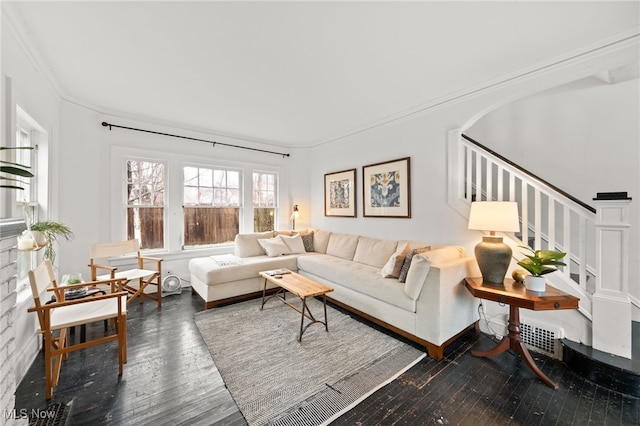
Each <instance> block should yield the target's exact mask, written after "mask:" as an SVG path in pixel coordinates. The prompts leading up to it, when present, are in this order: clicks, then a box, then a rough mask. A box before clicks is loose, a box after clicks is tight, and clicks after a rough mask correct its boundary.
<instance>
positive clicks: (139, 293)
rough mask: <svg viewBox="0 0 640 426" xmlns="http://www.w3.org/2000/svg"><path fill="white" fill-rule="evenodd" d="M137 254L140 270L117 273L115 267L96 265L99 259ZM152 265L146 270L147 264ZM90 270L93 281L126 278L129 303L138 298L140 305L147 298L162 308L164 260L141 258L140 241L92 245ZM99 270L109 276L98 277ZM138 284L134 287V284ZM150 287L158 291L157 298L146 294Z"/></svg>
mask: <svg viewBox="0 0 640 426" xmlns="http://www.w3.org/2000/svg"><path fill="white" fill-rule="evenodd" d="M132 253H136V254H137V261H138V268H136V269H129V270H126V271H117V268H115V267H113V266H107V265H101V264H98V263H96V260H98V259H106V258H109V257H115V256H122V255H126V254H132ZM147 263H149V264H152V266H151V267H150V268H149V269H145V264H147ZM89 268H91V279H92V280H94V281H95V280H105V279H115V278H124V279H125V281H124V290H126V291H127V292H128V293H129V298H128V300H127V303H130V302H132V301H133V300H134V299H135V298H136V297H137V298H139V299H140V303H143V302H144V299H145V298H148V299H152V300H155V301H156V302H157V303H158V307H161V306H162V284H161V282H160V279H161V277H162V259H159V258H155V257H142V256H140V246H139V245H138V240H128V241H120V242H115V243H100V244H92V245H91V250H90V259H89ZM98 270H103V271H108V273H107V274H103V275H98ZM136 281H137V283H138V285H137V287H134V286H133V285H132V284H133V282H136ZM149 285H155V286H156V288H157V291H156V293H155V296H154V295H153V294H152V293H146V292H145V289H146V288H147V286H149Z"/></svg>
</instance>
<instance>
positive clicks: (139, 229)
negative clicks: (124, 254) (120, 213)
mask: <svg viewBox="0 0 640 426" xmlns="http://www.w3.org/2000/svg"><path fill="white" fill-rule="evenodd" d="M164 192H165V166H164V164H162V163H157V162H152V161H141V160H128V161H127V238H128V239H134V238H135V239H137V240H138V241H139V242H140V248H141V249H145V250H148V249H160V248H163V247H164V213H165V196H164Z"/></svg>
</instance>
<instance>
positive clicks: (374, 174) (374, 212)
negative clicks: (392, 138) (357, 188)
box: [362, 157, 411, 218]
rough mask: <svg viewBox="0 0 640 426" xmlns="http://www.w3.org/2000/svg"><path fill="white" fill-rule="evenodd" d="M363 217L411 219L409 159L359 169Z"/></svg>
mask: <svg viewBox="0 0 640 426" xmlns="http://www.w3.org/2000/svg"><path fill="white" fill-rule="evenodd" d="M362 206H363V216H364V217H391V218H410V217H411V158H410V157H404V158H399V159H397V160H391V161H385V162H383V163H375V164H369V165H367V166H363V167H362Z"/></svg>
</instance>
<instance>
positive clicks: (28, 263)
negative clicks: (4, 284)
mask: <svg viewBox="0 0 640 426" xmlns="http://www.w3.org/2000/svg"><path fill="white" fill-rule="evenodd" d="M15 137H16V139H15V145H14V146H15V147H16V148H31V149H16V150H13V151H12V152H13V155H15V156H14V157H13V159H12V160H11V161H14V162H16V163H18V164H22V165H24V166H27V167H29V169H28V170H29V171H30V172H31V173H32V174H33V177H31V178H26V177H20V176H15V178H16V179H17V182H15V184H16V185H17V186H19V187H21V188H23V189H16V190H15V191H13V193H12V194H13V195H11V196H10V197H6V198H4V200H6V201H8V202H7V209H10V208H11V210H10V211H9V210H7V212H8V213H9V214H10V216H8V217H22V218H24V220H25V221H26V222H27V223H33V222H37V221H38V217H39V216H40V215H41V214H42V212H41V211H40V203H43V204H46V199H47V194H46V193H44V191H43V192H42V194H40V195H41V197H40V199H39V194H38V190H37V188H38V186H39V185H44V187H45V188H46V173H43V172H42V171H40V176H42V179H39V176H38V175H39V170H38V161H37V160H38V151H37V149H38V143H43V144H44V146H46V145H47V144H48V138H47V135H46V132H45V131H44V129H43V128H42V127H41V126H40V125H39V124H38V123H37V122H36V121H35V120H34V119H33V118H31V116H30V115H29V114H27V112H26V111H25V110H23V109H22V108H21V107H20V106H18V105H16V133H15ZM44 163H46V161H45V162H44ZM7 194H9V191H7ZM4 200H3V201H4ZM9 206H11V207H9ZM5 213H6V212H5V211H3V214H5ZM16 257H17V259H16V266H17V280H18V286H17V289H18V294H22V295H30V294H31V292H30V291H29V280H28V272H29V270H31V269H33V268H34V267H35V266H36V264H37V263H36V262H37V259H38V258H37V253H36V252H34V251H18V253H17V256H16ZM20 297H22V296H20Z"/></svg>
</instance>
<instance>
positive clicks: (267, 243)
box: [258, 235, 291, 257]
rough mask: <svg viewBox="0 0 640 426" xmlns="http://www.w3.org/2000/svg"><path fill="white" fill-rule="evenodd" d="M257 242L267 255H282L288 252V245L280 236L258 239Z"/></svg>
mask: <svg viewBox="0 0 640 426" xmlns="http://www.w3.org/2000/svg"><path fill="white" fill-rule="evenodd" d="M258 244H260V246H261V247H262V248H263V249H264V252H265V253H266V254H267V256H269V257H276V256H282V255H283V254H290V253H291V251H290V250H289V247H287V245H286V244H285V243H284V241H282V239H281V238H280V236H279V235H278V236H277V237H274V238H266V239H262V240H258Z"/></svg>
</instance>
